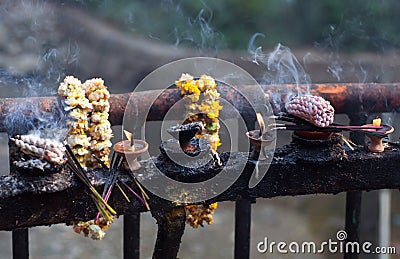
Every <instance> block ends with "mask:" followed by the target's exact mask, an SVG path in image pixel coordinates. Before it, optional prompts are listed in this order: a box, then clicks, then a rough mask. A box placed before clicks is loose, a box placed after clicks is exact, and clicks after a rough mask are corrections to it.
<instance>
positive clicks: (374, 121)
mask: <svg viewBox="0 0 400 259" xmlns="http://www.w3.org/2000/svg"><path fill="white" fill-rule="evenodd" d="M381 122H382V120H381V118H378V117H377V118H376V119H375V120H373V121H372V125H374V126H377V127H379V126H381Z"/></svg>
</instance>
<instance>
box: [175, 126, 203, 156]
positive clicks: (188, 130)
mask: <svg viewBox="0 0 400 259" xmlns="http://www.w3.org/2000/svg"><path fill="white" fill-rule="evenodd" d="M202 130H204V126H203V123H202V122H192V123H188V124H185V125H177V126H173V127H171V128H169V129H168V130H167V131H168V133H169V134H171V136H173V137H174V138H175V139H177V140H178V141H179V145H180V147H181V148H182V150H183V152H185V153H186V154H188V155H192V156H194V155H196V152H197V151H196V148H195V146H193V145H192V143H191V141H190V140H191V139H192V138H193V137H194V136H195V135H196V133H197V132H199V131H202Z"/></svg>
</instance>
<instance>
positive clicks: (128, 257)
mask: <svg viewBox="0 0 400 259" xmlns="http://www.w3.org/2000/svg"><path fill="white" fill-rule="evenodd" d="M123 231H124V259H139V258H140V213H139V212H137V213H133V214H127V215H124V230H123Z"/></svg>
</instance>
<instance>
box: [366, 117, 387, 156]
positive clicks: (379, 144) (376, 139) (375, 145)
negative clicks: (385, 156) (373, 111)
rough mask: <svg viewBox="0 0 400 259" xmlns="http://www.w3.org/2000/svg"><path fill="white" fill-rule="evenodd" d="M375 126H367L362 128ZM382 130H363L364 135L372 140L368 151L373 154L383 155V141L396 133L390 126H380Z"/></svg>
mask: <svg viewBox="0 0 400 259" xmlns="http://www.w3.org/2000/svg"><path fill="white" fill-rule="evenodd" d="M369 126H375V125H373V124H365V125H363V126H362V127H369ZM380 126H381V127H382V128H381V129H378V130H375V129H363V130H362V131H363V132H364V134H365V135H366V136H367V137H368V138H369V139H370V140H371V142H370V143H369V145H368V149H369V151H371V152H375V153H381V152H383V151H384V150H385V147H384V146H383V139H384V138H385V137H387V136H388V135H389V134H390V133H392V132H393V131H394V128H393V127H392V126H390V125H384V124H382V125H380Z"/></svg>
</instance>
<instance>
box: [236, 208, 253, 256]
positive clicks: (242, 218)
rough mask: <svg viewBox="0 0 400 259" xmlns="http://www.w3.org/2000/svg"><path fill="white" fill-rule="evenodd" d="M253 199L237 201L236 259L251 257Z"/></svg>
mask: <svg viewBox="0 0 400 259" xmlns="http://www.w3.org/2000/svg"><path fill="white" fill-rule="evenodd" d="M250 230H251V201H248V200H238V201H236V202H235V253H234V258H235V259H245V258H250Z"/></svg>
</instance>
